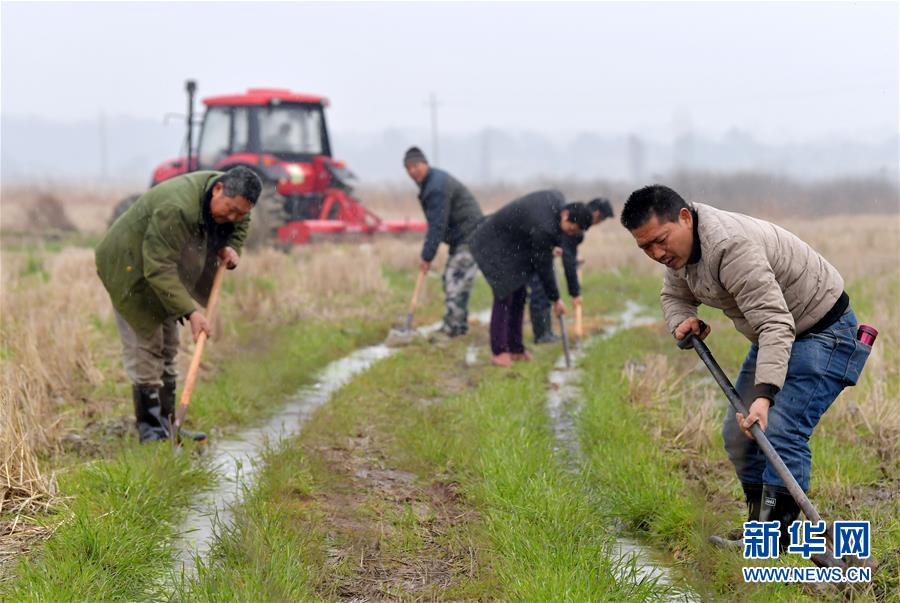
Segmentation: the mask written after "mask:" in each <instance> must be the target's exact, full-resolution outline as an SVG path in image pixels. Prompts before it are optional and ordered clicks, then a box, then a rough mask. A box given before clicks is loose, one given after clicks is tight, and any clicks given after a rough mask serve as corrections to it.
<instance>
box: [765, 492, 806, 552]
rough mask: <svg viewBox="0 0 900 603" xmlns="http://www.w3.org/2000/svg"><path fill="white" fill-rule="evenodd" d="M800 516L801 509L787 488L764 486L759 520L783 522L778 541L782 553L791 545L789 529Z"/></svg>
mask: <svg viewBox="0 0 900 603" xmlns="http://www.w3.org/2000/svg"><path fill="white" fill-rule="evenodd" d="M799 516H800V507H799V506H798V505H797V501H795V500H794V497H793V496H791V493H790V491H788V489H787V488H785V487H784V486H770V485H769V484H766V485H764V486H763V490H762V506H761V508H760V511H759V520H760V521H776V520H777V521H780V522H781V536H780V537H779V539H778V546H779V547H780V549H781V551H782V552H784V551H785V550H786V549H787V547H788V545H789V544H790V543H791V534H790V532H788V528H790V527H791V524H792V523H794V521H795V520H796V519H797V517H799Z"/></svg>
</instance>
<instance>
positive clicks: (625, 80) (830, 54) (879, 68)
mask: <svg viewBox="0 0 900 603" xmlns="http://www.w3.org/2000/svg"><path fill="white" fill-rule="evenodd" d="M0 10H2V14H0V18H2V99H0V100H2V112H3V113H4V114H6V115H15V116H25V115H39V116H42V117H44V118H50V119H54V120H60V121H74V120H96V119H97V116H98V114H99V113H100V112H101V111H105V112H106V113H108V114H109V115H116V114H127V115H132V116H136V117H146V118H152V119H161V118H162V115H163V114H164V113H165V112H167V111H183V108H184V105H185V101H184V92H183V82H184V80H185V79H186V78H188V77H191V78H195V79H197V81H198V85H199V91H200V94H201V96H203V95H212V94H220V93H228V92H236V91H242V90H244V89H246V88H248V87H253V86H272V87H287V88H292V89H295V90H298V91H305V92H314V93H320V94H324V95H326V96H328V97H329V98H330V99H331V102H332V106H331V109H330V117H329V119H330V122H331V126H332V128H333V129H336V130H339V131H353V132H375V131H381V130H384V129H385V128H390V127H402V128H409V127H428V123H429V121H428V119H429V114H428V108H427V105H426V100H427V98H428V95H429V93H431V92H434V93H435V94H436V95H437V97H438V99H439V101H440V103H441V105H440V107H439V125H440V129H441V131H442V133H454V132H472V131H476V130H480V129H482V128H485V127H498V128H513V129H522V130H534V131H538V132H541V133H545V134H554V133H557V134H562V135H565V134H569V133H574V132H577V131H595V132H615V133H624V132H632V131H634V132H639V133H642V134H645V135H650V136H659V137H666V138H668V137H671V136H672V134H674V133H677V132H678V131H683V130H686V129H688V128H691V129H693V130H695V131H699V132H702V133H705V134H710V135H721V134H722V133H723V132H725V131H727V130H728V129H729V128H731V127H738V128H741V129H745V130H748V131H750V132H752V133H753V134H755V135H757V136H759V137H761V138H763V139H764V140H769V141H773V142H776V141H777V142H781V141H792V140H809V139H820V138H824V137H826V136H833V135H835V134H836V135H840V136H846V137H850V138H869V137H878V136H883V135H885V134H888V135H890V134H892V133H896V132H897V131H898V73H900V66H898V39H900V36H898V28H900V25H898V22H900V11H898V3H896V2H888V3H859V2H854V3H808V2H804V3H797V4H782V3H758V4H749V3H662V4H660V3H597V4H584V3H579V4H559V3H553V4H517V3H493V4H482V3H458V4H443V3H439V4H424V3H420V4H409V3H402V4H401V3H391V4H386V3H365V4H356V3H329V4H317V3H214V2H206V3H177V4H176V3H62V4H55V3H11V2H3V4H2V9H0Z"/></svg>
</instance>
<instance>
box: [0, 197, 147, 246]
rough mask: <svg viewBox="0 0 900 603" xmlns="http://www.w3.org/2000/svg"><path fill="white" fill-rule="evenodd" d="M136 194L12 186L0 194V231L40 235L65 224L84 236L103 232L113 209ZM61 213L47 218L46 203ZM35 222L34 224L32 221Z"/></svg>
mask: <svg viewBox="0 0 900 603" xmlns="http://www.w3.org/2000/svg"><path fill="white" fill-rule="evenodd" d="M134 192H136V191H130V190H126V189H117V188H103V187H93V188H92V187H85V186H78V187H66V186H61V185H46V186H14V187H4V188H3V189H2V191H0V231H4V232H30V233H34V232H39V233H47V232H48V230H50V231H52V230H54V229H58V230H69V229H67V228H62V229H60V228H59V227H60V226H61V225H62V226H65V225H66V224H67V223H68V224H70V225H71V226H72V227H74V229H75V230H77V231H78V232H81V233H84V234H90V235H96V234H101V233H102V232H104V231H105V230H106V226H107V224H108V222H109V217H110V216H111V215H112V211H113V208H114V207H115V206H116V204H117V203H118V202H119V201H121V200H122V199H123V198H125V197H126V196H128V195H129V194H131V193H134ZM49 199H52V200H55V202H52V203H53V205H54V206H55V207H58V208H60V209H61V210H62V213H58V214H56V215H53V214H51V215H48V214H47V211H46V210H47V207H48V203H47V201H48V200H49ZM35 218H37V220H36V219H35Z"/></svg>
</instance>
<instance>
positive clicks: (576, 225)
mask: <svg viewBox="0 0 900 603" xmlns="http://www.w3.org/2000/svg"><path fill="white" fill-rule="evenodd" d="M593 223H594V221H593V216H592V215H591V210H590V209H588V206H587V205H585V204H584V203H580V202H575V203H569V204H568V205H566V206H565V207H564V208H563V209H562V211H561V212H560V213H559V226H560V228H562V231H563V232H564V233H566V234H567V235H569V236H577V235H580V234H581V233H583V232H585V231H586V230H587V229H588V228H590V227H591V224H593Z"/></svg>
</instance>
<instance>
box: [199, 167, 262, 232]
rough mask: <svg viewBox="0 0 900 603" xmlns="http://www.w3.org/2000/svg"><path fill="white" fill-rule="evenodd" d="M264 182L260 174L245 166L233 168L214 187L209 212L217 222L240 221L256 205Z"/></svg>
mask: <svg viewBox="0 0 900 603" xmlns="http://www.w3.org/2000/svg"><path fill="white" fill-rule="evenodd" d="M261 191H262V182H261V181H260V179H259V176H257V175H256V173H255V172H254V171H253V170H251V169H250V168H246V167H243V166H238V167H234V168H231V169H230V170H228V171H227V172H225V173H224V174H222V175H221V176H219V178H218V179H217V180H216V182H215V184H213V187H212V198H211V199H210V202H209V213H210V214H212V218H213V221H214V222H215V223H216V224H225V223H227V222H240V221H241V220H243V219H244V218H245V217H246V216H247V214H249V213H250V211H251V210H252V209H253V206H254V205H256V200H257V199H259V193H260V192H261Z"/></svg>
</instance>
